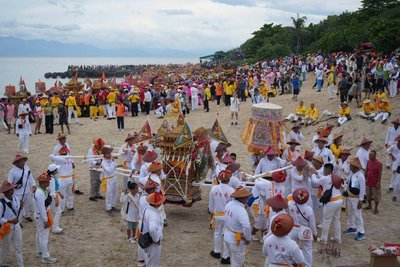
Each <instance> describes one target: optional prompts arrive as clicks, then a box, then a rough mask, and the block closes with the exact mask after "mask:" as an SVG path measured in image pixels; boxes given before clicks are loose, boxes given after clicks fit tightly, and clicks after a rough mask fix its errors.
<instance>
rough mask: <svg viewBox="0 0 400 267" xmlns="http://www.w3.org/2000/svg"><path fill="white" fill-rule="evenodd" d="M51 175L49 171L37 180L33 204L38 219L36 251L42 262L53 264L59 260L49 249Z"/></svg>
mask: <svg viewBox="0 0 400 267" xmlns="http://www.w3.org/2000/svg"><path fill="white" fill-rule="evenodd" d="M50 179H51V178H50V176H49V175H48V174H47V173H43V174H42V175H40V176H39V177H38V178H37V180H38V182H39V187H38V188H37V189H36V191H35V193H34V197H33V199H34V201H33V205H34V207H35V221H36V252H37V256H38V257H40V258H42V263H45V264H53V263H56V262H57V258H54V257H52V256H50V252H49V250H48V242H49V233H50V228H51V225H50V223H51V221H49V218H50V217H51V213H50V210H49V209H50V204H51V201H52V199H51V196H50V195H49V192H48V191H47V189H46V188H48V187H49V185H50Z"/></svg>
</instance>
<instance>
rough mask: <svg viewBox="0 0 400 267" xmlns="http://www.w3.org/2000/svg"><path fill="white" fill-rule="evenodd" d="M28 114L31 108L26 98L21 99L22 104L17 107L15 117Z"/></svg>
mask: <svg viewBox="0 0 400 267" xmlns="http://www.w3.org/2000/svg"><path fill="white" fill-rule="evenodd" d="M29 112H32V109H31V106H30V105H29V103H28V101H27V100H26V98H23V99H22V103H21V104H19V105H18V113H17V116H20V115H21V113H26V114H29Z"/></svg>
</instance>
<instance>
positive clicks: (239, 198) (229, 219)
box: [224, 187, 251, 267]
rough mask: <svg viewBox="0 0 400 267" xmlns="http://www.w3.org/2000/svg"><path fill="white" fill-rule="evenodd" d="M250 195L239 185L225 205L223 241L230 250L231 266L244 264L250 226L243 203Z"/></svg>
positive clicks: (249, 237) (249, 238)
mask: <svg viewBox="0 0 400 267" xmlns="http://www.w3.org/2000/svg"><path fill="white" fill-rule="evenodd" d="M250 195H251V193H250V192H249V191H248V190H247V189H246V188H244V187H239V188H237V189H236V190H235V192H233V193H232V194H231V196H230V197H231V198H232V199H233V200H232V201H230V202H229V203H228V204H227V205H226V207H225V232H224V243H225V246H227V247H228V249H229V252H230V261H231V266H238V267H239V266H244V262H245V260H246V248H247V245H248V244H249V243H250V240H251V226H250V220H249V215H248V214H247V211H246V206H245V204H246V202H247V198H248V197H249V196H250Z"/></svg>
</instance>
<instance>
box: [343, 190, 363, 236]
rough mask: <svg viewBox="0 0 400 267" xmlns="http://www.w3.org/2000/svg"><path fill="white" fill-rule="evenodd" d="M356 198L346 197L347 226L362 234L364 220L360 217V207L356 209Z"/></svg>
mask: <svg viewBox="0 0 400 267" xmlns="http://www.w3.org/2000/svg"><path fill="white" fill-rule="evenodd" d="M357 204H358V198H352V197H348V198H347V210H348V217H347V225H348V226H349V228H356V229H357V232H358V233H361V234H364V220H363V217H362V208H361V209H357Z"/></svg>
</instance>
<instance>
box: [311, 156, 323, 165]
mask: <svg viewBox="0 0 400 267" xmlns="http://www.w3.org/2000/svg"><path fill="white" fill-rule="evenodd" d="M313 160H316V161H318V162H319V163H321V164H324V158H323V157H321V156H316V157H313Z"/></svg>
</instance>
